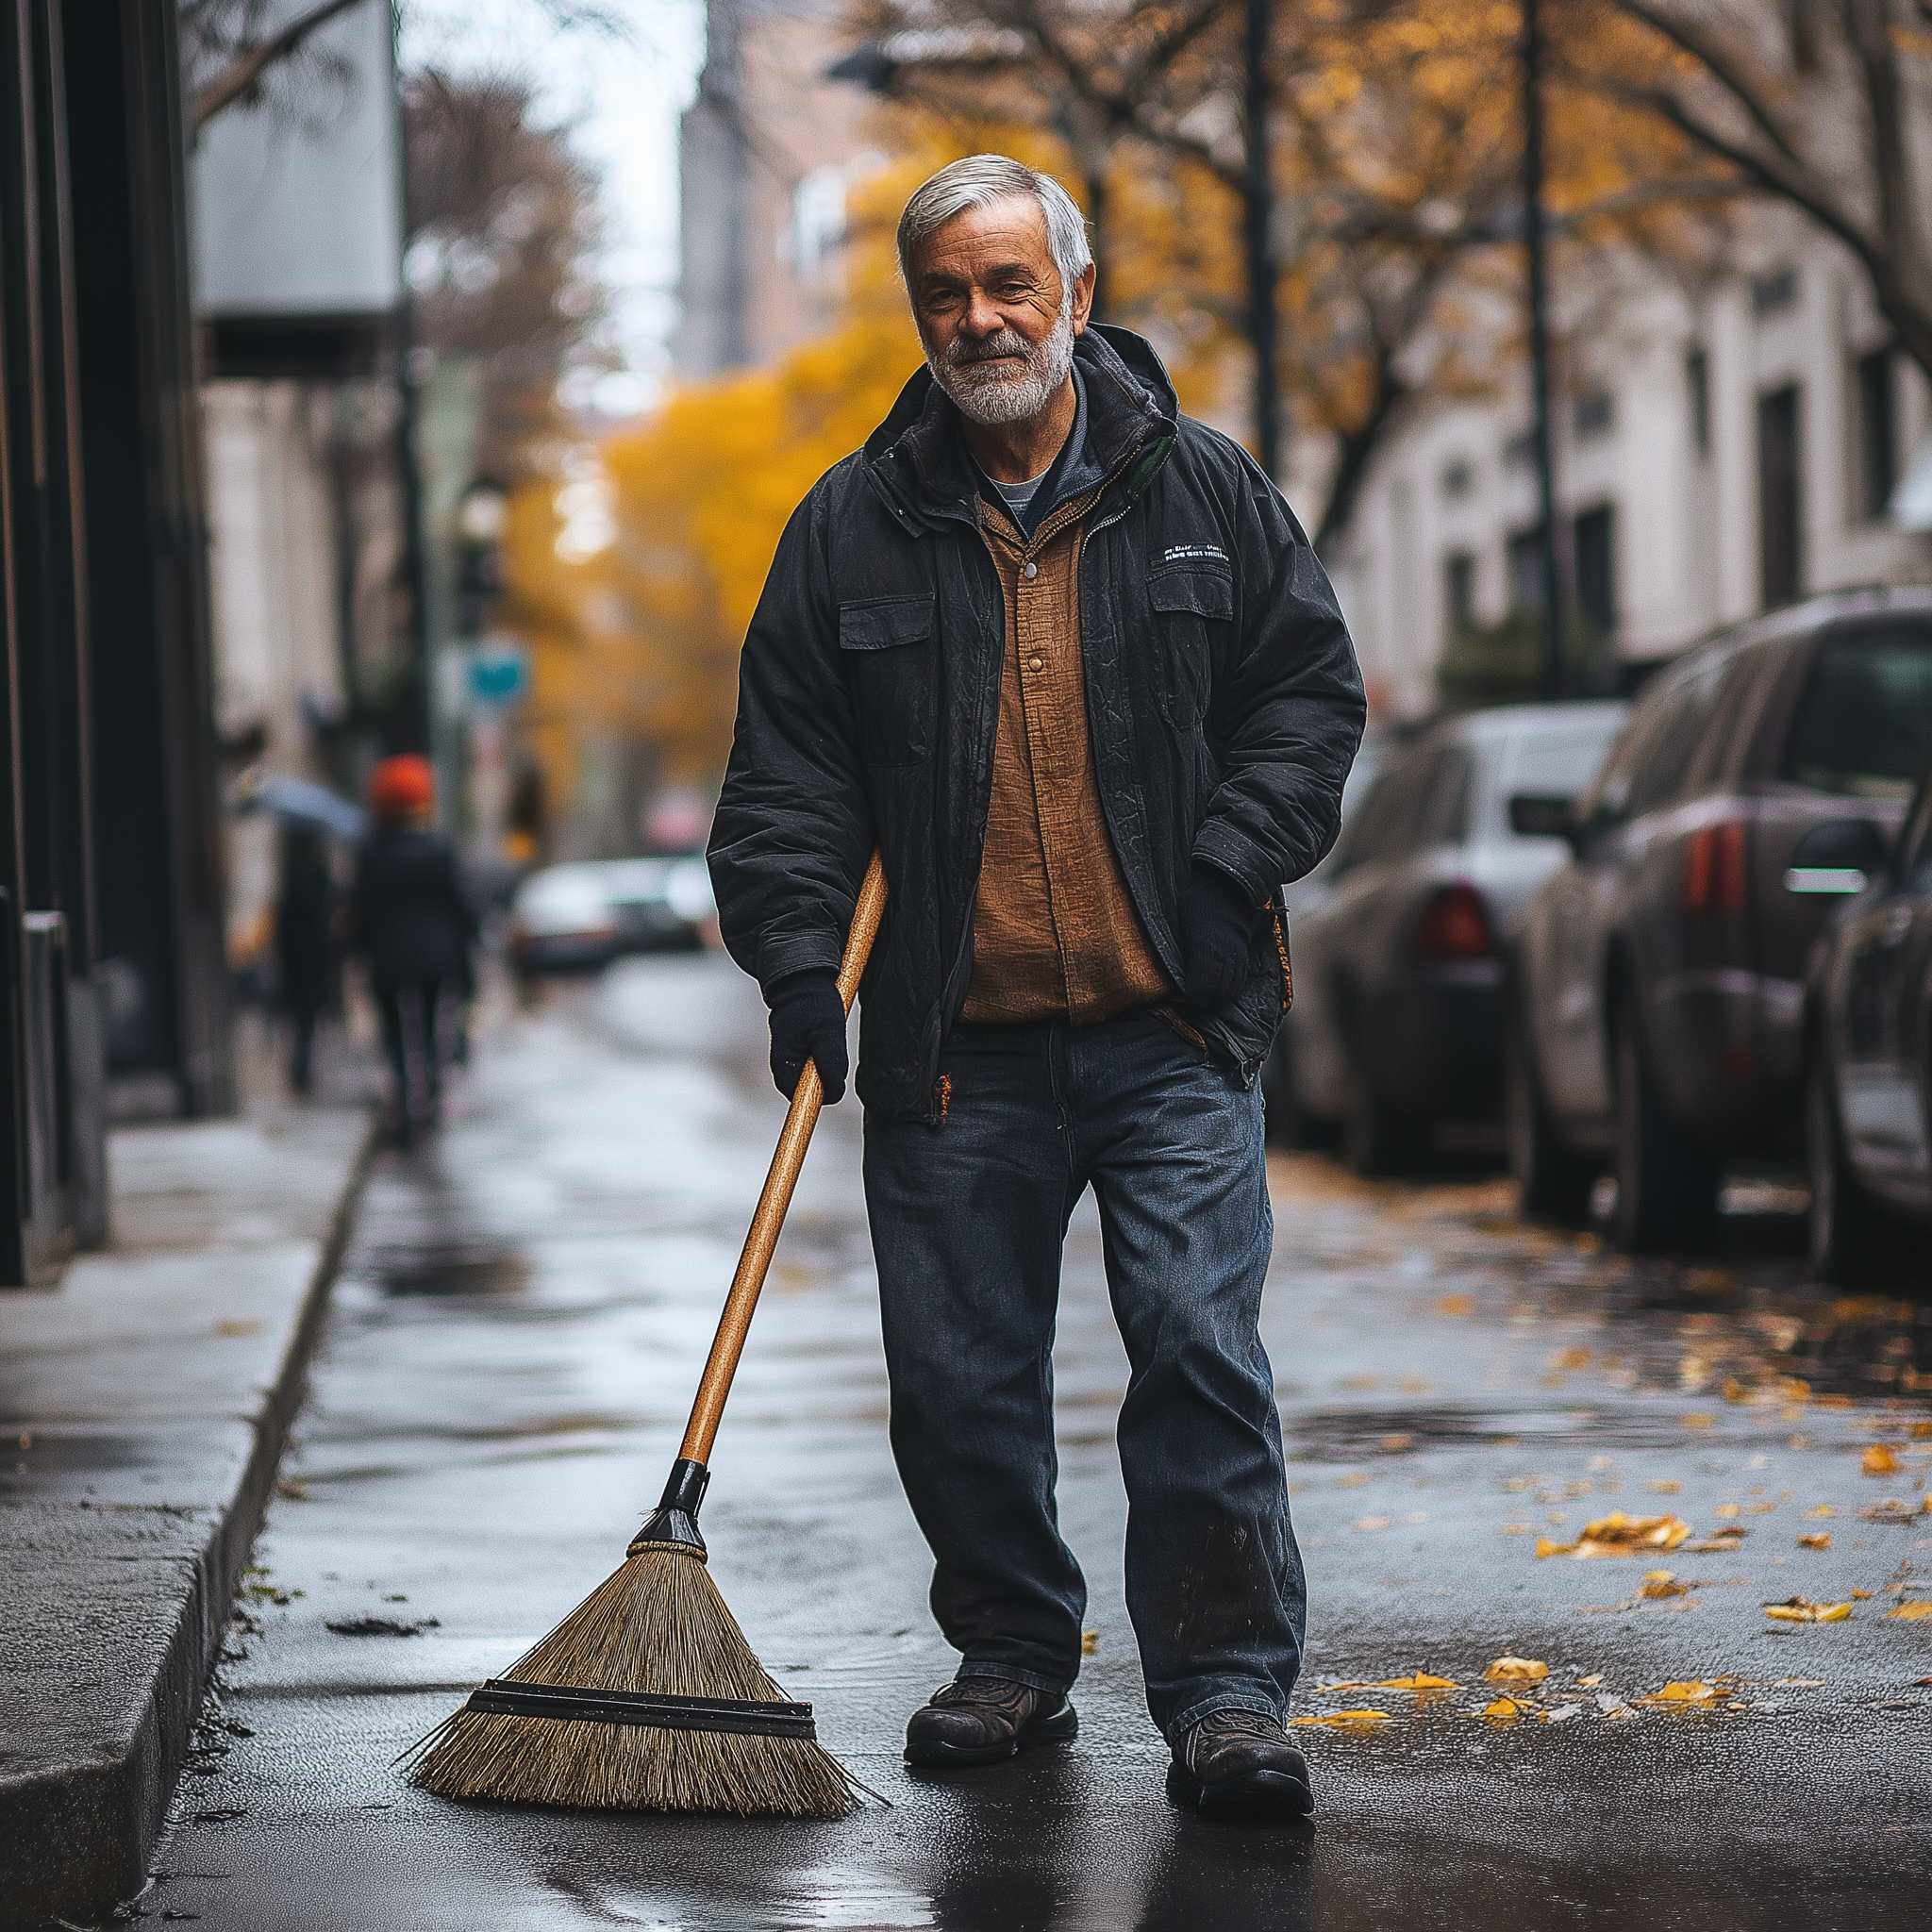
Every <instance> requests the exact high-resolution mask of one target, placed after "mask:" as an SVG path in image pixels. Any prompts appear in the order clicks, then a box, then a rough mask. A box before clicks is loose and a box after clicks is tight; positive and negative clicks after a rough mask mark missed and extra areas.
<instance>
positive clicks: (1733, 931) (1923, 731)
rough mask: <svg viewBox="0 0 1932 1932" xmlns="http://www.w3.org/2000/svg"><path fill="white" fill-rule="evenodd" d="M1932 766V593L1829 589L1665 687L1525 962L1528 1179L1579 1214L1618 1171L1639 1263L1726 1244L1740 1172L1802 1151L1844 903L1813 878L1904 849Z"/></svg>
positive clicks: (1521, 1006)
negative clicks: (1861, 836) (1723, 1184)
mask: <svg viewBox="0 0 1932 1932" xmlns="http://www.w3.org/2000/svg"><path fill="white" fill-rule="evenodd" d="M1928 762H1932V592H1928V591H1890V592H1887V591H1846V592H1840V593H1837V594H1834V595H1831V596H1824V597H1815V598H1812V599H1810V600H1808V601H1807V602H1806V603H1803V604H1799V605H1795V606H1793V607H1791V608H1789V609H1786V610H1781V611H1777V612H1775V613H1774V614H1772V615H1771V616H1768V617H1765V618H1762V619H1759V620H1757V621H1756V622H1754V623H1751V624H1748V625H1740V626H1739V627H1738V628H1736V629H1734V630H1730V631H1726V632H1724V633H1722V634H1720V635H1719V636H1717V637H1715V638H1713V639H1710V640H1709V641H1707V642H1705V643H1704V644H1701V645H1700V646H1698V647H1697V648H1696V649H1695V650H1693V651H1691V653H1690V654H1689V655H1688V656H1686V657H1685V658H1682V659H1680V660H1679V661H1678V662H1677V663H1675V664H1674V665H1673V666H1672V667H1671V668H1670V669H1669V670H1667V671H1664V672H1661V673H1659V674H1658V675H1657V677H1655V678H1654V679H1653V680H1652V681H1651V682H1650V683H1649V684H1648V685H1646V686H1645V687H1644V689H1643V691H1642V694H1641V697H1640V698H1639V699H1638V702H1637V705H1636V708H1635V709H1634V711H1633V712H1632V715H1631V718H1630V722H1629V724H1627V726H1626V727H1625V728H1624V732H1623V733H1622V735H1621V736H1620V737H1619V739H1618V741H1617V743H1616V745H1615V747H1614V748H1613V749H1612V751H1611V753H1610V755H1609V757H1608V758H1607V760H1606V762H1605V765H1604V769H1603V772H1602V774H1600V775H1599V777H1598V778H1597V781H1596V783H1595V785H1594V786H1593V787H1592V788H1591V792H1590V794H1589V796H1588V797H1586V798H1585V799H1584V800H1583V802H1582V804H1581V805H1580V806H1579V807H1578V808H1577V813H1576V816H1575V819H1574V823H1573V824H1571V825H1570V826H1569V828H1568V829H1569V834H1570V837H1571V840H1572V842H1573V846H1574V856H1573V857H1572V858H1571V859H1570V862H1569V863H1567V864H1566V865H1565V866H1563V868H1562V869H1561V870H1560V871H1559V872H1557V874H1556V875H1555V876H1554V877H1552V878H1551V879H1550V881H1549V882H1548V884H1547V885H1545V886H1544V887H1543V889H1542V890H1541V891H1540V892H1539V893H1538V895H1537V897H1536V900H1535V902H1534V903H1533V904H1532V906H1531V908H1530V910H1529V914H1528V916H1527V918H1526V919H1525V920H1524V928H1523V935H1522V940H1521V942H1520V943H1519V945H1518V946H1517V947H1516V948H1515V951H1514V956H1513V969H1514V972H1513V978H1514V985H1515V988H1516V993H1517V997H1516V1001H1515V1028H1514V1032H1513V1039H1512V1045H1513V1048H1514V1050H1513V1052H1512V1054H1511V1057H1510V1066H1511V1074H1510V1102H1509V1125H1510V1155H1511V1165H1512V1166H1513V1167H1514V1169H1515V1171H1516V1174H1517V1177H1518V1179H1519V1180H1520V1181H1521V1182H1522V1184H1523V1191H1524V1202H1525V1205H1526V1206H1527V1208H1529V1209H1530V1211H1532V1212H1534V1213H1541V1214H1546V1215H1552V1216H1557V1217H1574V1216H1577V1215H1580V1214H1581V1213H1582V1211H1583V1208H1584V1205H1585V1203H1586V1201H1587V1199H1588V1196H1589V1192H1590V1189H1591V1182H1592V1180H1593V1178H1594V1176H1595V1175H1596V1174H1598V1173H1599V1172H1600V1171H1601V1170H1602V1169H1603V1168H1605V1167H1609V1168H1610V1169H1611V1170H1612V1171H1613V1172H1614V1174H1615V1176H1616V1206H1615V1209H1614V1212H1613V1214H1612V1218H1611V1230H1610V1231H1611V1234H1612V1236H1613V1238H1614V1239H1615V1240H1616V1241H1618V1243H1619V1244H1620V1245H1622V1246H1624V1247H1626V1248H1630V1249H1635V1250H1659V1249H1666V1248H1673V1247H1679V1246H1685V1245H1690V1244H1694V1243H1695V1242H1696V1241H1699V1240H1701V1239H1702V1238H1704V1237H1705V1236H1706V1235H1707V1233H1708V1232H1709V1230H1710V1227H1711V1224H1712V1222H1713V1219H1714V1217H1715V1214H1716V1211H1717V1191H1718V1186H1719V1182H1720V1180H1721V1179H1722V1175H1723V1170H1724V1164H1725V1162H1726V1161H1727V1160H1729V1159H1730V1158H1733V1157H1735V1156H1739V1155H1744V1154H1758V1155H1761V1154H1763V1153H1765V1152H1773V1153H1776V1152H1784V1151H1789V1152H1790V1153H1792V1154H1795V1153H1796V1152H1797V1149H1798V1143H1799V1140H1800V1131H1801V1124H1802V1119H1803V1113H1804V1107H1803V1092H1804V1081H1803V1064H1804V1055H1803V1042H1804V1012H1805V974H1806V967H1807V960H1808V958H1809V956H1810V952H1811V948H1812V945H1813V944H1814V942H1815V941H1817V939H1818V937H1819V935H1820V933H1821V932H1822V931H1823V929H1824V924H1825V922H1826V919H1827V916H1828V914H1829V913H1830V911H1831V909H1832V908H1833V907H1834V906H1835V905H1836V904H1837V903H1838V902H1837V900H1836V899H1835V898H1834V897H1833V896H1832V895H1831V894H1830V893H1828V892H1822V891H1817V890H1815V883H1807V878H1806V874H1807V873H1814V872H1817V871H1819V870H1825V869H1828V868H1822V867H1809V866H1807V865H1803V864H1800V863H1799V857H1800V854H1801V849H1802V845H1801V841H1805V840H1806V837H1807V834H1809V833H1812V832H1813V830H1814V828H1815V827H1817V826H1820V825H1823V824H1826V823H1828V822H1830V821H1834V820H1841V819H1844V818H1846V817H1847V816H1849V815H1851V814H1852V813H1853V812H1856V813H1857V815H1858V816H1859V817H1861V818H1863V819H1866V820H1868V821H1869V822H1870V823H1871V824H1873V825H1874V826H1876V827H1877V828H1878V830H1879V831H1880V833H1882V834H1883V836H1884V837H1885V838H1886V839H1887V840H1888V841H1890V838H1891V837H1892V836H1893V835H1894V834H1895V833H1896V830H1897V828H1898V825H1899V824H1900V822H1901V821H1902V819H1903V818H1904V816H1905V812H1906V807H1907V801H1908V800H1909V799H1910V797H1911V795H1912V791H1913V788H1914V785H1915V783H1916V781H1917V778H1918V775H1919V774H1920V773H1921V772H1922V771H1923V770H1924V769H1925V767H1926V765H1927V764H1928Z"/></svg>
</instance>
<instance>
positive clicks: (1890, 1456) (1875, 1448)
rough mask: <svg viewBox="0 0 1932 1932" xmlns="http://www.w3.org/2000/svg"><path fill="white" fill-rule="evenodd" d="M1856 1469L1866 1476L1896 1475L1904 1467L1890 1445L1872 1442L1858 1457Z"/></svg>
mask: <svg viewBox="0 0 1932 1932" xmlns="http://www.w3.org/2000/svg"><path fill="white" fill-rule="evenodd" d="M1858 1467H1859V1469H1861V1470H1862V1471H1863V1472H1864V1473H1865V1474H1867V1475H1896V1474H1898V1473H1899V1471H1900V1470H1902V1469H1903V1468H1904V1467H1905V1464H1904V1463H1902V1462H1901V1461H1900V1460H1899V1459H1898V1457H1897V1456H1896V1455H1895V1454H1894V1453H1893V1451H1892V1449H1891V1447H1890V1444H1889V1443H1885V1442H1874V1443H1873V1445H1872V1446H1871V1448H1869V1449H1868V1450H1866V1452H1865V1453H1864V1455H1862V1456H1861V1457H1858Z"/></svg>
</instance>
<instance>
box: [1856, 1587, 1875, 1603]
mask: <svg viewBox="0 0 1932 1932" xmlns="http://www.w3.org/2000/svg"><path fill="white" fill-rule="evenodd" d="M1852 1595H1853V1596H1854V1597H1856V1598H1857V1601H1858V1602H1859V1603H1861V1604H1863V1603H1870V1602H1871V1600H1872V1592H1871V1591H1869V1590H1855V1591H1853V1592H1852Z"/></svg>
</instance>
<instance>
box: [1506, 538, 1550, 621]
mask: <svg viewBox="0 0 1932 1932" xmlns="http://www.w3.org/2000/svg"><path fill="white" fill-rule="evenodd" d="M1504 568H1505V569H1506V571H1507V574H1508V578H1509V608H1510V609H1512V610H1541V608H1543V539H1542V532H1541V530H1518V531H1517V532H1516V534H1515V535H1514V536H1513V537H1511V538H1510V539H1509V541H1508V543H1507V546H1506V549H1505V552H1504Z"/></svg>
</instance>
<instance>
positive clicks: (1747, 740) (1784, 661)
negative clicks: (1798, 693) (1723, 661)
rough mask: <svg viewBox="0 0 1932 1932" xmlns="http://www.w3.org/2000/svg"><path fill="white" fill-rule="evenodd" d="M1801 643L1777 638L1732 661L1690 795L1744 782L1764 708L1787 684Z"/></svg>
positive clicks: (1693, 773) (1695, 766) (1696, 761)
mask: <svg viewBox="0 0 1932 1932" xmlns="http://www.w3.org/2000/svg"><path fill="white" fill-rule="evenodd" d="M1802 642H1803V640H1802V639H1796V638H1774V639H1772V640H1770V641H1767V642H1760V643H1755V644H1747V645H1745V646H1744V647H1743V648H1742V649H1740V651H1739V652H1738V653H1737V655H1736V656H1735V657H1734V658H1732V660H1731V663H1730V666H1729V668H1728V669H1727V670H1726V672H1725V673H1724V685H1723V688H1722V689H1721V690H1720V691H1719V692H1718V697H1717V705H1716V708H1715V712H1714V715H1715V719H1716V723H1715V724H1714V725H1713V727H1712V728H1711V730H1710V731H1709V732H1708V733H1707V735H1706V737H1705V740H1704V742H1703V743H1702V744H1701V745H1700V746H1699V747H1698V749H1697V754H1696V757H1695V758H1694V759H1693V760H1692V764H1691V775H1690V784H1689V786H1688V787H1687V789H1688V790H1689V791H1691V792H1692V793H1693V794H1695V793H1700V792H1704V791H1716V790H1719V789H1721V788H1723V787H1725V786H1729V785H1735V784H1737V783H1739V782H1740V780H1741V779H1742V778H1743V776H1744V767H1745V764H1746V761H1747V760H1748V758H1749V757H1750V753H1751V745H1752V741H1753V740H1754V739H1755V738H1756V736H1757V727H1758V725H1759V724H1761V723H1762V722H1763V718H1764V708H1765V705H1766V704H1767V703H1768V702H1769V701H1770V699H1771V698H1772V697H1773V696H1774V694H1775V692H1776V691H1777V690H1778V689H1779V687H1780V685H1781V684H1782V682H1783V676H1784V672H1785V669H1786V667H1787V666H1788V665H1789V664H1790V659H1791V653H1792V652H1793V651H1794V650H1796V649H1797V648H1799V646H1800V645H1801V644H1802Z"/></svg>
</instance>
